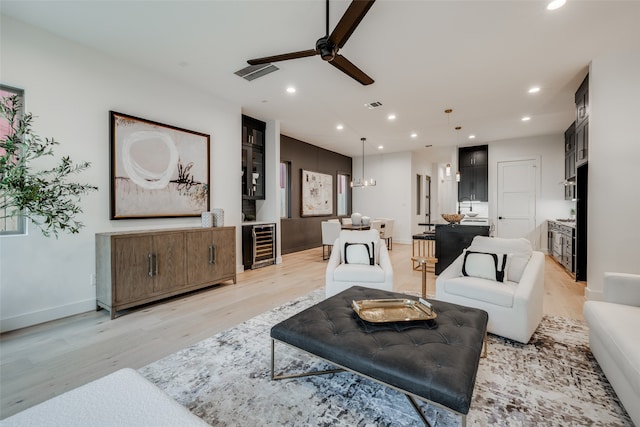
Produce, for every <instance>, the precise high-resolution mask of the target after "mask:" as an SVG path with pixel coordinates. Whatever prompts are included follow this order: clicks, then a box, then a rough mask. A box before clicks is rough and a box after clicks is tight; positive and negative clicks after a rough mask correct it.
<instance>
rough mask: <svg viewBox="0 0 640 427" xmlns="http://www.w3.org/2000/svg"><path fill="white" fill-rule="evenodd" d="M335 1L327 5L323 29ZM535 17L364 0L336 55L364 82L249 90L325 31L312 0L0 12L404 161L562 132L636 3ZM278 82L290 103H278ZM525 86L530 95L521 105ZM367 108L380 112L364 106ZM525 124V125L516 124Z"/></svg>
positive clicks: (328, 137) (524, 5) (630, 44)
mask: <svg viewBox="0 0 640 427" xmlns="http://www.w3.org/2000/svg"><path fill="white" fill-rule="evenodd" d="M349 3H350V2H349V1H347V0H331V3H330V29H331V30H332V29H333V27H334V26H335V25H336V23H337V22H338V20H339V18H340V17H341V16H342V14H343V13H344V11H345V10H346V8H347V6H348V5H349ZM545 6H546V2H545V1H520V0H511V1H494V0H491V1H484V0H474V1H454V0H448V1H431V0H423V1H420V0H412V1H405V0H378V1H376V3H375V4H374V5H373V7H372V8H371V9H370V11H369V13H368V14H367V15H366V16H365V18H364V20H363V21H362V23H361V24H360V26H359V27H358V28H357V29H356V31H355V32H354V33H353V35H352V36H351V38H350V39H349V40H348V42H347V43H346V45H345V46H344V48H343V49H342V50H341V51H340V52H341V54H342V55H344V56H345V57H347V58H348V59H349V60H351V61H352V62H353V63H355V64H356V65H357V66H358V67H360V68H361V69H362V70H363V71H365V72H366V73H367V74H369V75H370V76H371V77H372V78H373V79H374V80H375V83H374V84H372V85H370V86H362V85H360V84H359V83H358V82H356V81H355V80H352V79H351V78H349V77H348V76H346V75H345V74H343V73H341V72H340V71H338V70H337V69H336V68H334V67H332V66H330V65H329V64H326V63H324V62H323V61H322V60H321V59H320V57H319V56H315V57H310V58H303V59H296V60H290V61H285V62H278V63H276V64H275V65H277V66H278V67H279V68H280V69H279V70H278V71H276V72H274V73H271V74H268V75H266V76H264V77H261V78H258V79H256V80H254V81H252V82H249V81H246V80H244V79H242V78H240V77H238V76H236V75H235V74H234V72H235V71H237V70H239V69H241V68H244V67H245V66H247V63H246V60H247V59H250V58H256V57H262V56H269V55H275V54H281V53H288V52H291V51H298V50H305V49H313V48H314V47H315V41H316V40H317V39H318V38H320V37H321V36H323V35H324V33H325V2H324V1H323V0H296V1H294V0H289V1H275V0H259V1H247V0H234V1H222V0H216V1H211V0H209V1H186V0H182V1H177V0H174V1H115V0H113V1H95V0H85V1H78V0H73V1H56V0H47V1H25V0H21V1H11V0H2V2H0V11H1V12H2V13H3V14H5V15H8V16H11V17H13V18H15V19H18V20H21V21H24V22H27V23H30V24H32V25H35V26H37V27H41V28H43V29H45V30H48V31H50V32H52V33H54V34H57V35H60V36H62V37H65V38H67V39H71V40H75V41H77V42H78V43H81V44H83V45H86V46H90V47H92V48H95V49H96V50H99V51H102V52H105V53H106V54H108V55H111V56H114V57H118V58H120V59H122V60H124V61H127V62H129V63H132V64H136V65H138V66H140V67H143V68H145V69H148V70H150V71H152V72H155V73H161V74H164V75H166V76H169V77H171V78H174V79H177V80H180V81H183V82H186V83H187V84H189V85H192V86H195V87H197V88H199V89H201V90H203V91H207V92H210V93H212V94H215V95H216V96H219V97H221V98H224V99H227V100H230V101H232V102H234V103H237V104H240V105H241V106H242V111H243V113H245V114H248V115H250V116H253V117H256V118H260V119H264V120H268V119H278V120H280V122H281V132H282V133H283V134H285V135H288V136H291V137H294V138H297V139H300V140H303V141H305V142H309V143H311V144H314V145H317V146H320V147H324V148H327V149H329V150H332V151H336V152H338V153H342V154H345V155H348V156H356V155H359V154H361V150H362V146H361V143H360V138H361V137H366V138H367V145H366V152H367V154H372V153H374V152H378V151H377V148H376V147H377V146H378V145H384V150H383V151H384V152H397V151H407V150H412V151H413V150H425V148H424V146H425V145H427V144H433V146H434V147H438V146H451V145H470V144H481V143H484V142H487V141H495V140H502V139H507V138H518V137H526V136H532V135H543V134H560V133H562V132H563V131H564V130H565V129H566V128H567V127H568V126H569V124H571V122H572V120H573V115H574V111H573V95H574V93H575V90H576V89H577V87H578V86H579V84H580V82H581V80H582V78H583V77H584V76H585V75H586V73H587V70H588V64H589V62H590V60H591V59H593V58H596V57H598V56H602V55H605V54H608V53H612V52H615V51H624V50H629V49H638V46H639V41H640V1H612V0H603V1H585V0H568V1H567V4H566V5H565V6H564V7H563V8H561V9H559V10H556V11H553V12H550V11H547V10H546V8H545ZM289 85H293V86H295V87H296V88H297V92H296V93H295V94H293V95H292V94H288V93H286V92H285V89H286V87H287V86H289ZM533 85H538V86H540V87H541V88H542V90H541V91H540V92H539V93H538V94H535V95H530V94H528V93H527V90H528V89H529V87H531V86H533ZM372 101H380V102H382V104H383V105H382V107H379V108H377V109H373V110H369V109H367V108H365V107H364V104H365V103H368V102H372ZM446 108H452V109H453V110H454V111H453V113H451V114H450V115H447V114H445V113H444V110H445V109H446ZM389 113H395V114H396V115H397V119H396V120H395V121H393V122H390V121H388V120H387V119H386V117H387V115H388V114H389ZM525 115H528V116H530V117H531V120H530V121H528V122H522V121H521V118H522V117H523V116H525ZM338 123H341V124H343V125H344V126H345V128H344V130H342V131H337V130H336V125H337V124H338ZM458 125H459V126H462V129H461V130H460V131H455V130H454V128H455V126H458ZM412 132H416V133H417V134H418V137H417V138H415V139H412V138H411V137H410V134H411V133H412ZM471 133H473V134H475V135H477V138H476V139H475V140H473V141H470V140H469V139H468V135H469V134H471Z"/></svg>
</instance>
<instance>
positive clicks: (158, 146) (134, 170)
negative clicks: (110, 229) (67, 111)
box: [109, 111, 211, 219]
mask: <svg viewBox="0 0 640 427" xmlns="http://www.w3.org/2000/svg"><path fill="white" fill-rule="evenodd" d="M109 115H110V120H111V219H125V218H162V217H187V216H200V215H201V214H202V212H206V211H208V210H209V167H210V166H209V145H210V142H211V137H210V136H209V135H207V134H203V133H199V132H194V131H190V130H186V129H181V128H177V127H175V126H169V125H165V124H162V123H157V122H152V121H150V120H145V119H141V118H138V117H133V116H128V115H126V114H122V113H117V112H115V111H110V112H109Z"/></svg>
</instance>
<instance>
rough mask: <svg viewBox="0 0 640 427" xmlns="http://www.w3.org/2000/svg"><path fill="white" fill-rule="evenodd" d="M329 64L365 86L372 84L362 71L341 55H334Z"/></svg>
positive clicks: (371, 80)
mask: <svg viewBox="0 0 640 427" xmlns="http://www.w3.org/2000/svg"><path fill="white" fill-rule="evenodd" d="M329 64H331V65H333V66H334V67H336V68H337V69H338V70H340V71H342V72H343V73H345V74H347V75H348V76H349V77H351V78H353V79H355V80H357V81H359V82H360V83H362V84H363V85H365V86H366V85H370V84H371V83H373V79H372V78H371V77H369V76H368V75H366V74H365V73H364V71H362V70H361V69H360V68H358V67H356V66H355V65H353V63H352V62H351V61H349V60H348V59H347V58H345V57H344V56H342V55H336V56H335V58H333V61H331V62H329Z"/></svg>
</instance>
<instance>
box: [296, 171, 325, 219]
mask: <svg viewBox="0 0 640 427" xmlns="http://www.w3.org/2000/svg"><path fill="white" fill-rule="evenodd" d="M331 214H333V176H331V175H327V174H325V173H320V172H311V171H307V170H304V169H302V212H301V216H320V215H331Z"/></svg>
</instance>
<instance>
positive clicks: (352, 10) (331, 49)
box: [247, 0, 375, 85]
mask: <svg viewBox="0 0 640 427" xmlns="http://www.w3.org/2000/svg"><path fill="white" fill-rule="evenodd" d="M374 1H375V0H353V1H352V2H351V4H350V5H349V7H348V8H347V10H346V12H345V13H344V15H342V18H340V22H338V25H336V27H335V28H334V29H333V32H332V33H331V35H329V0H327V32H326V35H325V36H323V37H321V38H320V39H318V41H317V42H316V48H315V49H309V50H302V51H299V52H291V53H285V54H282V55H275V56H266V57H264V58H256V59H250V60H248V61H247V62H248V63H249V64H250V65H259V64H268V63H270V62H278V61H286V60H288V59H297V58H305V57H307V56H315V55H320V57H321V58H322V59H323V60H324V61H327V62H329V64H331V65H333V66H334V67H336V68H337V69H339V70H340V71H342V72H343V73H345V74H347V75H348V76H349V77H351V78H353V79H355V80H357V81H359V82H360V83H362V84H363V85H370V84H371V83H373V79H372V78H371V77H369V76H368V75H367V74H365V72H364V71H362V70H361V69H360V68H358V67H356V66H355V65H354V64H353V63H352V62H351V61H349V60H348V59H347V58H345V57H344V56H342V55H340V54H339V53H338V51H339V50H340V49H341V48H342V47H343V46H344V45H345V43H346V42H347V40H348V39H349V37H350V36H351V34H353V32H354V31H355V29H356V28H357V27H358V24H360V21H362V18H364V16H365V15H366V14H367V12H368V11H369V9H370V8H371V6H373V2H374Z"/></svg>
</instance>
